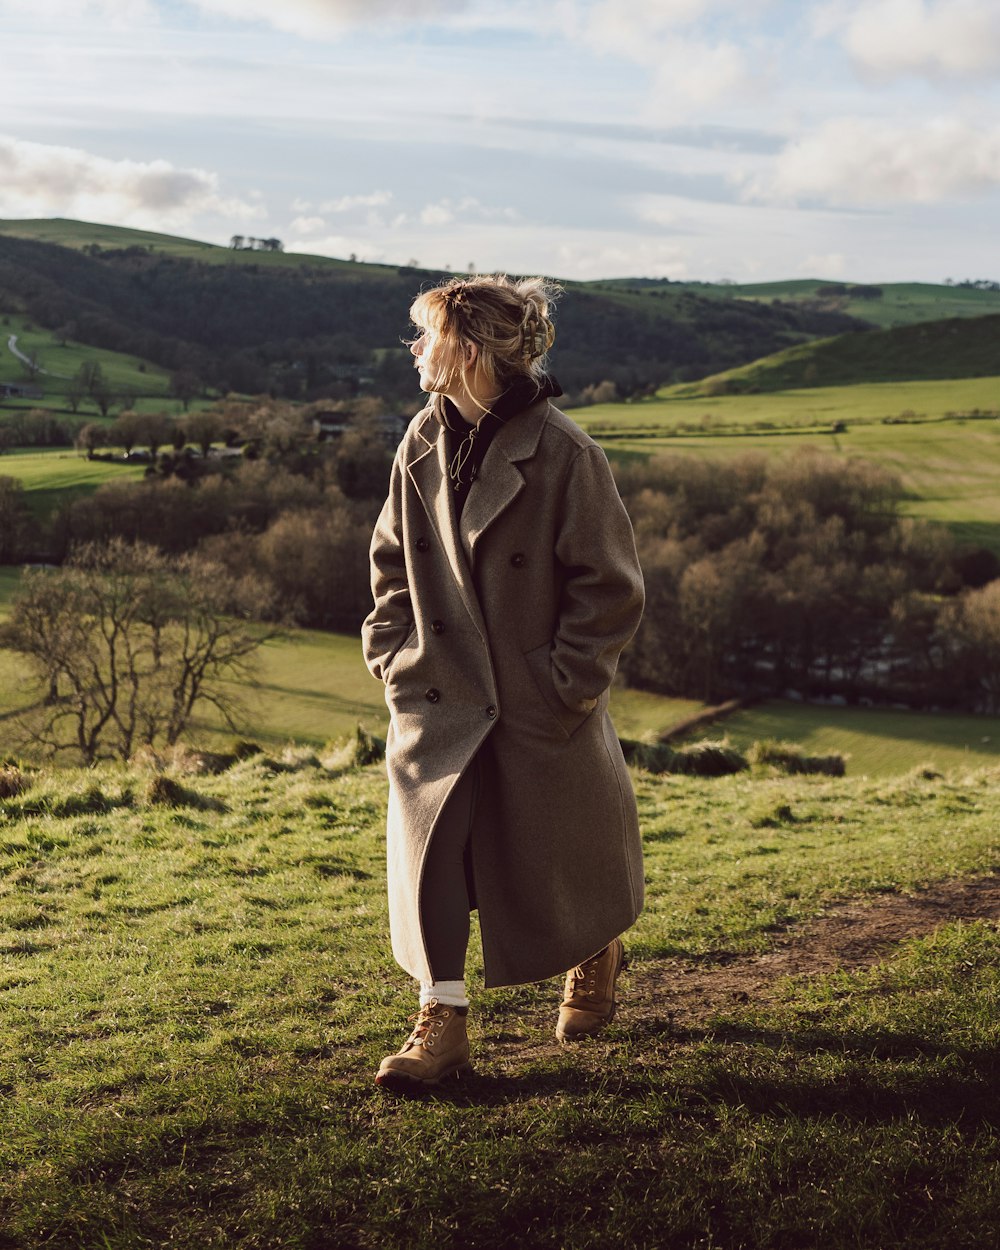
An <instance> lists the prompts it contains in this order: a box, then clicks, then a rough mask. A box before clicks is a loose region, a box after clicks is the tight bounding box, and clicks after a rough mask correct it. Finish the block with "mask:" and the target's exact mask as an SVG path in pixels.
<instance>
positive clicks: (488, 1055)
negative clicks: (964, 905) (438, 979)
mask: <svg viewBox="0 0 1000 1250" xmlns="http://www.w3.org/2000/svg"><path fill="white" fill-rule="evenodd" d="M635 782H636V787H637V792H638V798H639V804H640V811H641V815H642V822H643V828H644V832H645V839H646V877H647V885H648V903H647V908H646V911H645V912H644V914H643V916H642V917H641V919H640V921H639V924H638V925H637V927H636V929H635V930H634V931H633V933H632V934H630V935H629V937H628V939H627V940H628V942H629V946H630V950H631V953H632V957H633V963H632V967H631V971H630V972H629V973H628V974H626V977H625V978H624V981H623V1005H622V1009H621V1011H620V1013H619V1018H618V1020H617V1021H616V1023H615V1024H614V1025H613V1026H612V1028H611V1029H610V1030H609V1032H608V1034H607V1036H606V1038H605V1039H604V1040H602V1041H600V1042H598V1043H596V1044H593V1045H581V1046H579V1047H576V1048H560V1047H559V1046H558V1045H556V1043H555V1042H554V1040H553V1039H552V1036H551V1030H552V1026H553V1021H554V1016H555V1005H556V1003H557V1001H558V997H559V990H560V986H559V983H558V981H552V982H548V983H544V984H542V985H539V986H529V987H517V988H515V989H508V990H497V991H493V992H491V993H489V994H483V993H481V992H480V991H479V990H478V989H474V1009H473V1013H472V1025H471V1033H472V1039H473V1046H474V1059H475V1063H476V1067H477V1072H476V1075H475V1076H474V1077H473V1078H471V1079H470V1080H469V1081H468V1082H466V1083H464V1084H461V1085H456V1086H455V1087H454V1089H453V1090H449V1091H447V1092H444V1093H442V1095H441V1096H440V1097H438V1098H433V1099H428V1100H422V1101H419V1100H418V1101H416V1102H405V1101H396V1100H393V1099H391V1098H389V1097H387V1096H385V1095H383V1094H382V1093H380V1092H379V1091H377V1090H376V1088H375V1087H374V1085H373V1084H372V1073H373V1071H374V1068H375V1066H376V1064H377V1062H378V1060H379V1058H380V1057H381V1056H382V1055H383V1054H385V1053H388V1052H389V1051H390V1050H394V1049H396V1047H398V1045H399V1044H400V1042H401V1040H402V1038H403V1037H404V1036H405V1034H406V1030H407V1029H408V1027H409V1026H408V1024H407V1022H406V1016H407V1014H408V1013H409V1012H410V1011H411V1010H412V1003H413V989H412V986H411V985H410V984H409V983H408V981H407V978H406V977H405V976H404V975H403V974H402V973H401V972H400V971H399V970H398V969H397V968H396V967H395V966H394V965H393V963H392V961H391V958H390V955H389V951H388V944H387V936H386V933H387V918H386V904H385V885H384V863H383V857H384V847H383V839H382V829H383V822H384V816H385V782H384V775H383V772H382V769H381V767H380V766H378V765H375V766H371V767H368V768H365V769H361V770H349V771H347V772H343V773H340V774H339V775H338V773H337V771H336V770H333V771H331V770H330V769H328V768H326V767H324V766H323V765H322V764H320V763H318V762H317V761H316V760H315V759H314V758H310V757H309V756H308V755H307V754H306V753H304V752H299V753H297V754H294V753H293V754H289V755H286V756H285V757H284V759H282V758H274V757H270V758H269V757H266V756H256V757H253V758H251V759H248V760H246V761H244V762H243V763H241V764H238V765H236V766H235V767H234V768H233V769H232V770H231V771H230V772H229V773H225V774H222V775H220V776H216V777H208V776H191V775H184V774H183V773H180V774H176V773H175V774H173V777H172V779H170V780H166V779H164V778H163V776H159V777H158V776H157V774H155V773H154V772H153V771H149V772H142V771H141V770H135V769H133V770H130V771H129V772H128V773H125V772H121V771H118V770H115V769H109V768H106V769H98V770H96V771H92V772H89V773H79V774H74V773H66V774H61V775H55V774H48V773H42V774H40V775H38V776H36V777H34V778H32V779H31V784H30V786H29V788H28V789H27V790H26V791H25V792H24V793H22V794H21V795H19V796H17V797H14V798H11V799H8V800H6V801H3V802H0V832H2V839H0V873H2V880H3V881H5V882H6V883H7V884H6V885H5V886H4V887H3V888H2V889H0V956H2V959H0V987H2V990H3V1001H4V1007H5V1010H4V1012H3V1013H0V1036H2V1050H0V1054H2V1059H0V1080H2V1082H3V1088H4V1093H5V1098H4V1100H3V1103H2V1107H0V1117H2V1120H0V1123H2V1126H3V1131H2V1136H0V1142H2V1146H0V1156H2V1159H3V1163H4V1166H3V1168H2V1169H0V1227H2V1229H3V1232H2V1233H0V1239H2V1244H4V1245H6V1246H10V1247H28V1246H37V1245H47V1246H52V1247H56V1248H58V1250H61V1248H65V1250H69V1248H70V1247H73V1248H74V1250H75V1248H76V1247H79V1246H81V1245H86V1246H91V1245H93V1246H98V1245H99V1246H102V1247H111V1248H112V1250H126V1248H127V1250H133V1248H134V1247H137V1246H145V1245H150V1246H154V1245H167V1244H169V1245H172V1246H177V1247H179V1248H181V1250H215V1248H218V1250H223V1248H225V1250H229V1248H230V1247H232V1246H237V1245H238V1246H240V1247H244V1248H246V1250H254V1248H257V1250H273V1248H274V1247H276V1246H288V1247H293V1246H299V1247H307V1246H312V1247H319V1246H338V1247H340V1246H343V1247H359V1248H361V1247H376V1246H379V1247H381V1246H390V1247H395V1246H400V1247H401V1246H407V1247H413V1248H415V1250H423V1248H424V1247H427V1248H430V1247H442V1246H443V1247H454V1248H455V1250H459V1248H461V1250H466V1248H468V1247H481V1248H486V1247H501V1246H508V1245H511V1244H521V1245H532V1246H551V1247H553V1248H555V1247H557V1246H562V1245H567V1244H574V1245H579V1246H581V1247H591V1248H593V1250H597V1248H601V1250H603V1248H604V1247H606V1246H609V1245H624V1246H637V1247H638V1246H643V1247H653V1246H656V1247H673V1246H677V1247H681V1246H684V1247H687V1246H693V1245H705V1246H708V1245H718V1246H722V1245H724V1246H727V1247H734V1248H735V1247H747V1250H749V1247H755V1248H761V1247H762V1248H765V1250H767V1248H773V1250H792V1248H793V1247H801V1246H802V1245H804V1244H808V1245H810V1246H812V1245H823V1246H824V1247H828V1248H829V1250H858V1248H859V1247H860V1248H870V1250H893V1248H899V1250H902V1248H903V1247H906V1250H913V1248H914V1247H924V1248H926V1250H932V1248H936V1250H943V1247H945V1246H949V1247H950V1246H963V1247H974V1248H979V1247H982V1250H986V1247H987V1245H989V1244H990V1241H989V1238H990V1236H991V1235H992V1232H991V1230H992V1229H994V1228H995V1220H996V1217H997V1214H998V1212H997V1205H996V1204H997V1191H996V1187H995V1184H993V1182H992V1180H991V1177H992V1175H993V1169H994V1167H995V1161H996V1154H997V1148H998V1145H1000V1142H998V1140H997V1124H998V1118H997V1117H998V1113H1000V1104H998V1101H997V1100H998V1093H997V1091H998V1089H1000V1084H998V1081H997V1076H998V1073H997V1071H996V1044H997V1023H996V1019H997V1017H996V1010H995V1007H996V995H997V992H998V980H997V977H998V974H997V967H998V963H1000V938H998V934H997V931H996V928H995V927H994V926H991V925H989V924H987V923H966V924H956V925H952V926H951V927H946V928H944V929H942V930H940V931H939V932H938V933H937V935H935V936H933V937H926V938H923V939H919V938H917V937H916V934H917V933H921V932H926V928H927V927H928V926H927V924H926V923H925V925H924V928H923V929H920V928H919V926H918V927H917V928H916V929H914V930H912V932H913V937H912V938H911V940H909V941H905V942H904V943H903V944H902V945H901V946H899V947H898V948H896V949H894V950H893V951H892V952H891V953H889V954H888V955H887V956H885V962H883V963H881V964H879V965H877V966H874V967H871V968H870V969H867V970H866V969H864V968H859V969H858V970H856V971H854V972H838V971H832V970H830V969H831V968H832V967H835V964H831V963H830V962H829V961H827V963H826V964H825V965H824V963H823V962H822V959H821V958H820V959H819V961H818V962H817V964H816V971H814V973H813V975H810V976H809V977H808V978H807V977H805V976H802V977H800V978H799V979H795V980H790V981H788V980H780V979H779V980H775V979H774V977H773V976H772V977H771V978H770V979H768V975H767V972H766V967H767V962H766V961H767V959H768V958H770V957H772V956H774V955H775V954H776V953H777V952H778V951H779V950H780V949H783V944H784V943H786V942H788V941H791V942H793V943H794V942H796V941H799V942H800V943H801V942H802V941H804V940H805V938H806V935H807V934H811V935H812V937H811V938H810V939H809V943H811V945H809V949H815V950H816V951H817V952H818V953H819V952H820V946H819V945H818V943H820V941H821V939H822V935H823V933H824V925H826V926H827V928H828V929H829V926H830V924H831V923H832V922H833V921H835V920H836V918H837V916H838V915H839V914H840V912H839V911H838V908H839V906H840V903H839V900H843V899H845V898H854V899H856V900H858V905H856V906H855V908H854V910H853V911H852V912H851V913H850V915H851V916H853V917H854V920H853V922H852V923H853V924H854V926H855V929H854V932H855V935H856V937H855V953H854V955H853V962H854V963H855V965H856V964H857V963H858V962H860V963H865V962H866V960H865V959H859V954H858V949H857V941H858V935H859V934H860V933H861V932H863V931H867V929H869V928H870V927H871V925H870V924H869V922H868V920H866V917H870V918H871V924H876V921H877V917H879V916H880V915H881V916H883V917H886V916H889V915H898V914H900V912H901V911H905V910H906V904H907V902H908V896H910V895H911V893H912V892H915V893H914V894H913V897H912V902H913V904H914V907H916V906H917V905H918V904H919V902H920V899H921V898H922V897H927V898H928V899H934V898H935V897H937V896H938V894H939V893H940V890H941V889H942V888H943V887H942V886H941V885H940V883H942V882H944V881H945V880H954V879H956V878H957V879H960V880H969V879H971V878H973V877H975V876H976V874H982V873H984V872H989V870H990V869H992V867H993V866H994V865H995V864H996V862H997V854H998V849H1000V847H998V841H997V828H996V821H995V812H996V810H997V805H998V803H1000V776H998V774H997V772H996V770H995V769H994V770H993V771H991V772H980V773H970V774H967V775H964V774H962V775H954V776H950V777H947V778H940V777H933V776H926V777H924V776H918V775H916V774H914V775H911V776H909V777H907V778H904V779H900V780H898V781H895V782H863V781H862V782H859V781H848V780H844V779H841V780H830V779H823V780H819V779H799V780H795V779H790V778H773V777H769V776H767V775H761V776H759V777H755V778H747V777H740V778H732V779H728V780H718V781H698V780H694V779H680V778H664V777H659V778H655V777H650V776H648V775H647V774H644V773H637V774H636V775H635ZM944 829H947V835H948V836H947V837H942V830H944ZM991 880H993V879H991V878H986V879H985V880H983V881H982V884H981V889H985V890H992V891H993V893H992V894H989V895H988V896H987V895H982V896H981V898H982V906H983V907H984V908H985V909H986V910H985V911H983V910H981V911H980V914H983V915H989V914H994V913H992V912H990V910H989V908H990V907H992V906H994V905H996V906H1000V894H998V893H997V892H996V890H995V886H994V885H991V884H990V882H991ZM973 891H974V887H973V886H971V885H970V886H969V888H968V889H967V890H966V892H965V895H964V896H963V897H966V898H972V897H973ZM886 892H892V893H894V894H895V896H896V897H895V900H894V899H893V898H891V897H890V896H889V895H887V893H886ZM994 896H996V897H994ZM942 897H944V896H942ZM990 898H993V899H994V902H993V903H990V902H989V901H988V900H989V899H990ZM888 903H892V904H893V908H894V910H887V908H886V906H885V905H886V904H888ZM911 910H912V909H911ZM937 914H939V915H941V914H944V915H947V914H948V913H947V912H946V911H945V912H941V911H939V912H938V913H937ZM824 917H825V919H824ZM878 923H881V925H882V928H881V933H882V935H883V938H884V936H885V935H886V934H887V933H888V932H890V931H893V930H890V929H889V928H887V927H886V923H887V922H886V921H885V920H884V919H883V921H881V922H878ZM803 925H805V926H806V927H805V928H803ZM876 949H877V948H876ZM872 953H873V954H874V951H873V952H872ZM757 956H763V957H764V962H761V960H760V959H758V958H757ZM851 962H852V959H851V958H848V963H849V964H850V963H851ZM779 966H782V965H780V963H779ZM797 966H798V967H799V969H800V970H801V971H802V972H805V971H806V968H807V965H806V964H803V963H801V962H800V963H799V964H798V965H797ZM824 967H825V968H826V969H827V970H826V971H825V972H821V971H820V970H821V969H823V968H824ZM720 977H724V978H726V979H725V980H721V981H720ZM762 977H763V980H762V979H761V978H762ZM741 978H743V979H742V980H741ZM477 983H478V971H477V969H475V968H474V969H473V971H472V985H473V986H474V987H475V986H476V985H477ZM716 985H718V986H719V988H713V987H715V986H716ZM741 986H746V987H752V993H750V992H748V989H743V988H740V987H741Z"/></svg>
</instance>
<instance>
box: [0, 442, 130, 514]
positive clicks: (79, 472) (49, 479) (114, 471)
mask: <svg viewBox="0 0 1000 1250" xmlns="http://www.w3.org/2000/svg"><path fill="white" fill-rule="evenodd" d="M143 472H144V466H143V465H141V464H121V463H116V462H115V461H112V460H88V459H87V457H86V456H81V455H80V454H79V453H78V452H76V451H72V450H71V449H69V448H67V447H58V448H52V449H46V450H45V451H36V450H35V449H33V448H26V449H24V450H23V451H15V452H8V453H7V454H5V455H2V456H0V477H13V478H17V479H18V481H20V482H23V484H24V489H25V495H26V499H27V503H28V506H29V507H30V508H31V511H32V513H33V514H34V515H35V516H36V517H39V518H41V517H44V516H47V515H49V514H50V513H51V512H53V511H55V509H56V508H57V507H58V506H59V505H60V504H61V503H65V502H66V501H67V500H68V499H71V498H73V497H77V496H80V495H86V494H89V493H90V492H91V491H94V490H96V489H97V487H98V486H100V485H101V484H102V483H103V482H110V481H112V480H114V479H116V478H120V477H124V478H140V477H142V475H143Z"/></svg>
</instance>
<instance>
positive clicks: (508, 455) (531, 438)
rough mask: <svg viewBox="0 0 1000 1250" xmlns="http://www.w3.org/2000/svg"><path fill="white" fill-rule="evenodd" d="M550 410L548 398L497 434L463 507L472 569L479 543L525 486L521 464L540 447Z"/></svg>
mask: <svg viewBox="0 0 1000 1250" xmlns="http://www.w3.org/2000/svg"><path fill="white" fill-rule="evenodd" d="M548 410H549V403H548V400H545V399H543V400H541V401H540V402H539V403H537V404H532V406H531V407H530V408H526V409H525V411H524V412H522V413H519V414H518V416H516V417H514V418H513V419H512V420H511V421H509V422H508V423H507V424H506V425H505V426H504V427H503V429H501V430H500V431H499V432H498V433H497V435H496V437H495V438H494V440H493V443H492V445H491V446H490V449H489V451H488V452H487V453H486V459H485V460H484V461H483V469H482V474H481V476H480V478H479V480H478V481H477V482H476V483H475V486H474V488H473V490H471V491H470V492H469V498H468V499H467V500H466V504H465V507H464V509H463V510H462V520H461V526H460V538H461V545H462V552H463V555H464V556H465V559H466V561H467V564H468V567H469V568H472V567H474V565H475V557H476V544H477V543H478V542H479V540H480V539H481V538H482V536H483V535H484V534H485V533H486V531H487V530H488V529H489V527H490V526H491V525H492V524H493V522H494V521H496V520H497V518H498V517H500V516H502V515H503V513H504V512H506V510H507V509H508V508H509V507H510V505H511V504H512V503H513V502H514V500H515V499H516V498H517V497H518V495H519V494H520V493H521V491H522V490H523V489H524V474H523V473H522V472H521V470H520V469H519V468H518V467H517V464H518V461H520V460H530V459H531V457H532V456H533V455H534V454H535V452H536V451H537V450H538V441H539V439H540V438H541V436H542V429H543V427H544V425H545V421H546V418H547V415H548ZM448 502H449V503H450V502H451V501H450V500H449V501H448Z"/></svg>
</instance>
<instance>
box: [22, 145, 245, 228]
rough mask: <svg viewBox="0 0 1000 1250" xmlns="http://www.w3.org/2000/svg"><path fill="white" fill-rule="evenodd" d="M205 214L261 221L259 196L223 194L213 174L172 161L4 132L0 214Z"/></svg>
mask: <svg viewBox="0 0 1000 1250" xmlns="http://www.w3.org/2000/svg"><path fill="white" fill-rule="evenodd" d="M201 213H217V214H220V215H222V216H225V217H226V218H227V219H230V220H235V221H246V220H251V219H255V220H260V218H261V216H262V213H263V209H262V206H261V204H260V203H259V201H258V200H256V199H254V200H251V201H248V200H241V199H236V198H232V197H226V196H223V195H222V194H221V193H220V191H219V187H218V178H217V176H216V175H215V174H213V173H210V172H209V171H208V170H204V169H193V168H192V169H180V168H178V167H177V166H175V165H171V164H170V162H169V161H162V160H157V161H129V160H110V159H109V158H107V157H104V156H95V155H94V154H93V153H90V152H85V151H83V150H82V149H81V148H69V147H56V146H54V145H50V144H45V143H28V142H25V141H23V140H20V139H14V138H12V137H10V136H6V135H0V216H3V217H45V216H53V215H55V216H60V217H82V218H84V219H91V220H98V221H110V222H114V223H116V224H119V225H135V226H150V227H151V226H156V227H158V228H162V227H164V226H178V225H183V224H184V223H186V222H188V221H190V220H191V219H192V218H193V217H195V216H196V215H198V214H201Z"/></svg>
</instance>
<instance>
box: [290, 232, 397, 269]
mask: <svg viewBox="0 0 1000 1250" xmlns="http://www.w3.org/2000/svg"><path fill="white" fill-rule="evenodd" d="M293 230H294V223H293ZM285 251H286V252H306V253H307V254H308V255H310V256H334V257H339V258H340V259H341V260H345V259H347V257H356V258H357V259H359V260H365V261H369V262H372V263H378V262H379V261H382V260H384V259H385V257H384V253H382V252H381V251H377V250H375V249H374V248H373V247H372V245H371V242H370V241H369V240H365V239H357V238H349V237H348V236H346V235H342V234H328V235H324V236H323V237H322V238H297V237H295V236H294V235H293V237H292V238H290V239H286V240H285Z"/></svg>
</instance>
